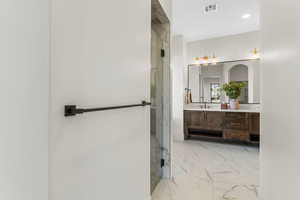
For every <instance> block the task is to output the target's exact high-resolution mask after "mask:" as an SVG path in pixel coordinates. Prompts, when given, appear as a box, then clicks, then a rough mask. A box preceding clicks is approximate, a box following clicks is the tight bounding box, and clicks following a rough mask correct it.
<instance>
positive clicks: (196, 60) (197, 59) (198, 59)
mask: <svg viewBox="0 0 300 200" xmlns="http://www.w3.org/2000/svg"><path fill="white" fill-rule="evenodd" d="M194 60H195V64H196V65H200V58H199V57H196V58H195V59H194Z"/></svg>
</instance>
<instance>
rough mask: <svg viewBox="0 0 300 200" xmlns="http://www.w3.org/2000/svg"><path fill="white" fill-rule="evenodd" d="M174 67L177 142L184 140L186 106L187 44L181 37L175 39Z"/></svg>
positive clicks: (173, 121)
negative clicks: (185, 72) (184, 107)
mask: <svg viewBox="0 0 300 200" xmlns="http://www.w3.org/2000/svg"><path fill="white" fill-rule="evenodd" d="M173 44H174V45H173V65H172V80H173V82H172V107H173V108H172V110H173V111H172V134H173V139H174V140H176V141H182V140H184V134H183V104H184V81H186V80H185V79H184V69H185V66H186V43H185V41H184V37H183V36H181V35H177V36H174V38H173Z"/></svg>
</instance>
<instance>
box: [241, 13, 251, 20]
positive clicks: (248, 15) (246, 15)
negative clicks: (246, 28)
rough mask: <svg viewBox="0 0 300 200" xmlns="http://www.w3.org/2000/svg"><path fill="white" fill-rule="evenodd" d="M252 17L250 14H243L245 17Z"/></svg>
mask: <svg viewBox="0 0 300 200" xmlns="http://www.w3.org/2000/svg"><path fill="white" fill-rule="evenodd" d="M250 17H251V15H250V14H244V15H243V16H242V18H243V19H248V18H250Z"/></svg>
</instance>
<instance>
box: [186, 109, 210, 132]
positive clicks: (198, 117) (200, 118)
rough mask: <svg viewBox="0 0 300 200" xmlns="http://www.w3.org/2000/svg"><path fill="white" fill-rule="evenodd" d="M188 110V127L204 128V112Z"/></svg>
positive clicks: (205, 123) (205, 125)
mask: <svg viewBox="0 0 300 200" xmlns="http://www.w3.org/2000/svg"><path fill="white" fill-rule="evenodd" d="M189 112H190V122H189V123H188V126H189V127H192V128H197V129H206V127H207V122H206V119H205V112H203V111H189Z"/></svg>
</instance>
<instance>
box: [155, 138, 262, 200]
mask: <svg viewBox="0 0 300 200" xmlns="http://www.w3.org/2000/svg"><path fill="white" fill-rule="evenodd" d="M173 156H174V161H173V162H174V166H173V175H174V178H173V179H172V180H162V181H161V182H160V183H159V185H158V186H157V188H156V189H155V191H154V192H153V194H152V200H258V190H259V148H258V147H253V146H245V145H236V144H224V143H214V142H204V141H199V140H188V141H184V142H175V143H174V145H173Z"/></svg>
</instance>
